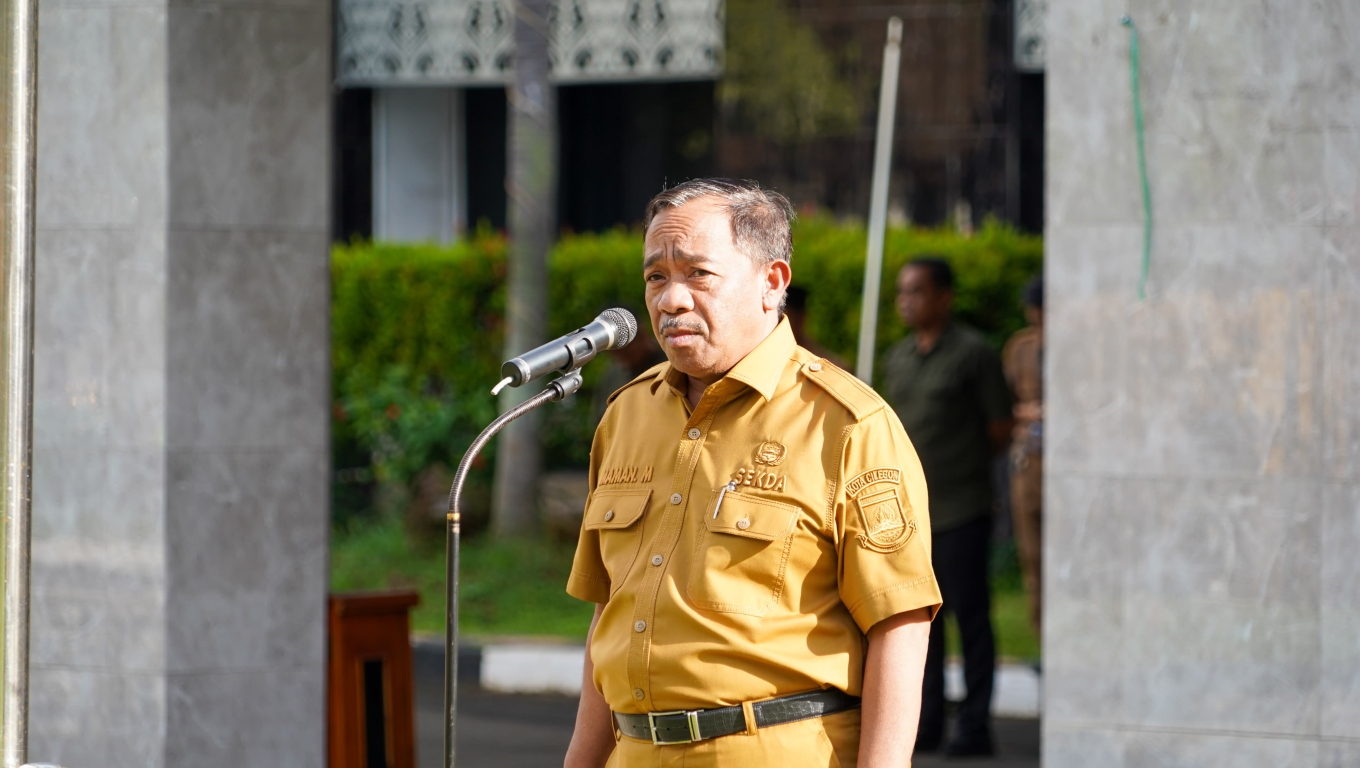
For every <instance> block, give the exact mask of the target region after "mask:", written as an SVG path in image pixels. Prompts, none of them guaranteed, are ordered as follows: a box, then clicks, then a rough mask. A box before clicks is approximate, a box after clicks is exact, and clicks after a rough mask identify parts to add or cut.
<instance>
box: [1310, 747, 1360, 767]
mask: <svg viewBox="0 0 1360 768" xmlns="http://www.w3.org/2000/svg"><path fill="white" fill-rule="evenodd" d="M1318 752H1319V757H1318V768H1350V767H1351V766H1353V765H1360V742H1354V741H1350V742H1336V741H1324V742H1322V744H1321V745H1320V746H1319V747H1318Z"/></svg>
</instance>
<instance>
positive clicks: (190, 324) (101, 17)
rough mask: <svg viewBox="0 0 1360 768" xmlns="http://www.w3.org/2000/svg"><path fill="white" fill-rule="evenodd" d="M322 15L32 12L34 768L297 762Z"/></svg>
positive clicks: (314, 658) (309, 713)
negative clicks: (35, 168)
mask: <svg viewBox="0 0 1360 768" xmlns="http://www.w3.org/2000/svg"><path fill="white" fill-rule="evenodd" d="M330 25H331V18H330V4H329V3H327V2H324V0H283V1H282V2H277V3H267V4H260V3H254V4H249V3H236V2H226V1H222V2H218V1H217V0H209V1H208V2H196V3H189V4H185V3H173V4H172V3H167V2H157V1H153V2H149V3H135V4H126V3H111V2H94V3H91V2H84V1H83V0H51V2H44V3H43V4H42V12H41V19H40V34H41V45H40V56H41V59H40V81H39V96H38V98H39V117H38V131H39V147H38V151H39V176H38V189H39V192H38V195H39V198H38V267H37V283H38V285H37V326H36V355H35V357H36V362H35V365H36V373H35V379H36V380H35V390H36V401H35V409H34V410H35V417H34V422H35V427H34V437H35V450H34V468H33V479H34V493H33V496H34V499H33V510H34V567H33V585H34V599H33V606H34V608H33V638H32V671H33V679H32V738H31V750H30V754H31V756H32V757H33V758H34V759H41V760H45V761H46V760H50V761H53V762H60V763H62V764H65V765H70V766H82V765H83V766H101V767H107V768H160V767H161V766H175V767H176V768H178V767H180V766H222V767H224V768H225V767H226V766H266V765H279V766H284V765H286V766H298V767H299V768H321V766H322V765H323V763H324V760H325V738H324V737H325V701H324V695H325V666H324V665H325V637H324V610H325V592H326V533H327V517H328V515H327V510H328V500H327V494H328V488H329V484H328V446H327V427H328V421H327V419H328V416H327V413H328V406H327V403H328V399H329V398H328V391H327V389H328V379H329V371H328V351H327V350H328V329H327V316H328V306H327V301H328V283H329V278H328V269H327V240H328V227H327V215H328V214H327V199H328V189H327V188H328V183H329V181H328V173H329V170H328V162H329V149H328V147H329V142H330V124H329V106H328V105H329V98H330V92H329V81H330V70H331V59H330V39H331V34H332V30H331V26H330Z"/></svg>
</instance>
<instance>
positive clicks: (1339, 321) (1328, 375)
mask: <svg viewBox="0 0 1360 768" xmlns="http://www.w3.org/2000/svg"><path fill="white" fill-rule="evenodd" d="M1323 274H1324V276H1325V280H1326V285H1327V291H1326V294H1325V299H1324V305H1323V306H1324V308H1323V312H1322V349H1323V369H1322V381H1321V382H1320V389H1321V390H1322V391H1321V394H1320V399H1321V401H1322V405H1321V410H1322V414H1321V422H1322V439H1321V441H1320V442H1321V446H1322V448H1321V450H1322V466H1321V467H1320V470H1321V472H1322V473H1324V474H1325V476H1327V477H1329V478H1331V479H1333V480H1339V481H1343V482H1349V483H1357V482H1360V227H1335V228H1330V229H1328V231H1327V233H1326V238H1325V241H1324V265H1323Z"/></svg>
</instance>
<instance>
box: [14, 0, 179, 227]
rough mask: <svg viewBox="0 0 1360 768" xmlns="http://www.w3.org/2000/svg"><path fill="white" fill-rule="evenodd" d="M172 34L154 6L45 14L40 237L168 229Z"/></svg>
mask: <svg viewBox="0 0 1360 768" xmlns="http://www.w3.org/2000/svg"><path fill="white" fill-rule="evenodd" d="M165 27H166V12H165V9H164V8H163V7H157V6H155V5H151V6H147V5H145V4H140V5H138V6H137V7H118V8H114V7H101V6H98V5H91V4H89V3H69V4H67V3H49V2H44V3H42V4H41V5H40V8H39V35H40V38H41V40H42V44H41V45H40V46H38V56H39V61H38V91H39V94H40V98H39V99H38V156H39V157H40V158H41V160H40V161H39V164H38V176H37V217H38V226H39V227H40V228H53V227H61V228H81V229H89V228H109V227H114V228H123V227H133V226H155V225H156V224H157V223H158V222H163V221H164V219H165V214H166V189H165V140H166V133H167V126H166V122H165V105H166V87H165V82H166V79H165V74H166V59H165V45H164V43H163V40H164V36H165Z"/></svg>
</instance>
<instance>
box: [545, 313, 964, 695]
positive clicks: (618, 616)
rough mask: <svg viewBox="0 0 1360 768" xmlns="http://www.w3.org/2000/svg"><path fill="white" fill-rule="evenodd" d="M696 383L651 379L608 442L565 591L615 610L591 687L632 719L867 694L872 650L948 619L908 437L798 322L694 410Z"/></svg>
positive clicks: (609, 431) (607, 429) (620, 396)
mask: <svg viewBox="0 0 1360 768" xmlns="http://www.w3.org/2000/svg"><path fill="white" fill-rule="evenodd" d="M685 385H686V378H685V376H684V375H683V374H681V373H679V372H678V371H675V370H673V369H672V368H671V367H670V365H669V364H668V363H663V364H661V365H659V366H657V367H656V368H654V369H652V370H651V371H648V372H647V373H645V374H643V375H642V376H641V377H639V378H638V379H636V380H634V381H633V382H632V383H631V384H629V385H628V386H627V387H624V388H623V389H621V390H619V392H617V393H616V394H615V397H614V399H613V402H612V403H611V405H610V407H609V409H608V411H607V412H606V413H605V416H604V420H603V421H602V422H601V423H600V427H599V429H598V431H597V432H596V434H595V442H594V445H593V447H592V449H591V454H590V488H591V494H590V497H589V500H588V501H587V503H586V510H585V519H584V521H583V524H582V530H581V540H580V544H579V545H578V547H577V550H576V559H575V561H574V563H573V564H572V573H571V577H570V579H569V580H568V583H567V591H568V592H569V593H570V594H572V595H574V596H575V597H578V598H580V599H582V600H588V601H592V602H596V603H604V604H605V607H604V610H603V613H602V614H601V616H600V621H599V624H598V625H597V627H596V629H595V635H594V639H593V642H592V644H591V646H590V649H589V650H590V654H591V658H592V660H593V661H594V663H595V678H594V680H595V685H596V687H597V688H598V689H599V690H600V691H601V692H602V693H603V695H604V699H605V701H607V702H608V703H609V706H610V707H612V708H613V709H614V710H615V711H618V712H626V713H639V714H640V713H644V712H648V711H666V710H676V709H700V708H708V707H715V706H730V705H735V704H740V703H742V702H747V701H757V700H760V699H765V698H771V697H777V696H785V695H789V694H793V693H800V692H803V691H808V690H815V689H818V688H825V687H834V688H839V689H841V690H844V691H846V692H848V693H851V694H854V695H859V694H860V691H861V682H862V678H863V668H864V652H865V645H866V644H865V640H864V633H865V632H867V631H868V630H869V628H870V627H872V626H873V625H874V624H875V623H877V622H879V621H881V620H882V619H885V618H887V617H889V616H893V615H895V614H898V613H902V612H905V611H911V610H914V609H917V608H922V607H926V608H930V609H931V613H932V615H933V614H934V611H935V610H936V609H937V608H938V606H939V605H940V592H939V588H938V586H937V585H936V583H935V576H934V573H933V572H932V570H931V564H930V523H929V519H930V518H929V514H928V512H927V501H926V483H925V476H924V475H923V474H922V471H921V465H920V462H919V461H918V460H917V458H916V453H915V451H913V449H912V447H911V443H910V442H909V441H908V440H907V435H906V433H905V432H904V431H903V429H902V426H901V424H900V423H899V422H898V420H897V417H896V416H895V415H894V414H893V411H892V409H891V408H888V407H886V406H885V404H884V403H883V401H882V400H881V399H880V398H879V397H878V395H876V394H875V393H874V392H873V391H872V390H871V389H869V388H868V387H866V386H864V385H863V384H861V383H860V382H859V381H858V380H857V379H855V378H854V377H852V376H851V375H850V374H848V373H845V372H844V371H842V370H840V369H839V368H835V367H834V366H832V365H830V364H829V363H825V362H821V361H819V360H818V359H817V358H816V357H814V356H813V355H812V354H811V353H809V352H808V351H807V350H805V349H803V348H801V347H799V346H797V345H796V344H795V343H794V339H793V334H792V333H791V332H790V330H789V327H788V322H787V321H784V322H781V323H780V325H779V326H778V328H776V330H775V331H774V332H773V333H772V334H771V335H770V336H769V337H768V338H767V339H766V340H765V341H763V342H762V343H761V344H760V345H759V346H758V347H756V349H755V350H753V351H752V352H751V353H750V354H749V355H747V357H746V358H745V359H744V360H742V361H741V362H740V363H739V364H738V365H737V366H736V367H735V368H733V369H732V370H731V371H730V372H729V373H728V374H727V376H726V377H725V378H723V379H722V380H721V381H719V382H717V383H716V384H714V385H713V386H711V387H709V388H708V389H707V390H706V391H705V392H704V395H703V398H702V399H701V400H700V401H699V404H698V406H697V407H695V408H694V409H693V411H692V412H691V410H690V408H689V407H688V404H687V402H686V400H685ZM730 482H735V487H734V489H733V490H729V491H725V492H724V491H723V488H724V486H727V485H728V484H729V483H730ZM720 501H721V504H720V503H719V502H720Z"/></svg>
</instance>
